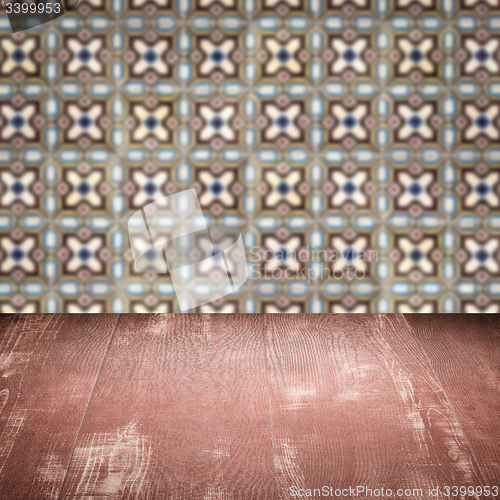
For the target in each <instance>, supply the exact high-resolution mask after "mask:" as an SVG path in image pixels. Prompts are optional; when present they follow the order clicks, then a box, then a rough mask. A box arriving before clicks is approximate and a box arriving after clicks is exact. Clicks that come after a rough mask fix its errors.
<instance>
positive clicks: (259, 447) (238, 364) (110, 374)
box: [62, 314, 274, 499]
mask: <svg viewBox="0 0 500 500" xmlns="http://www.w3.org/2000/svg"><path fill="white" fill-rule="evenodd" d="M261 323H262V319H261V317H259V316H255V315H242V316H239V317H238V319H236V318H235V317H233V316H230V315H211V314H206V315H187V314H186V315H183V314H180V315H158V316H153V315H148V316H141V315H127V316H124V320H123V321H121V322H120V324H119V326H118V329H117V331H116V334H115V337H114V339H113V343H112V345H111V347H110V350H109V355H108V357H107V359H106V362H105V363H104V366H103V370H102V373H101V377H100V380H99V383H98V384H97V387H96V390H95V393H94V396H93V398H92V402H91V404H90V406H89V410H88V412H87V415H86V418H85V422H84V424H83V428H82V432H81V434H80V438H79V440H78V444H77V447H76V451H75V455H74V457H73V460H72V462H71V466H70V469H69V473H68V477H67V481H66V484H65V488H64V491H63V495H62V498H65V499H72V498H96V497H107V498H126V499H137V498H189V499H197V498H207V499H211V498H250V499H251V498H272V497H273V495H274V483H273V459H272V445H271V424H270V418H269V400H268V392H267V384H266V372H265V356H264V345H263V335H262V327H261Z"/></svg>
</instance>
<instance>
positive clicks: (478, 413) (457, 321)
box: [405, 314, 500, 488]
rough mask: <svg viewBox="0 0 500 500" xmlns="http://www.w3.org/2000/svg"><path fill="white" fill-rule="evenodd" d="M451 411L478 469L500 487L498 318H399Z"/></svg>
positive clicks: (434, 315)
mask: <svg viewBox="0 0 500 500" xmlns="http://www.w3.org/2000/svg"><path fill="white" fill-rule="evenodd" d="M405 319H406V321H407V322H408V324H409V325H410V327H411V328H412V330H413V332H414V334H415V336H416V337H417V340H418V341H419V343H420V345H421V347H422V348H423V350H424V351H425V353H426V356H427V357H428V360H429V363H430V365H431V366H432V368H433V370H434V372H435V373H436V376H437V377H438V379H439V381H440V383H441V384H442V387H443V389H444V391H445V392H446V394H447V395H448V398H449V402H450V404H451V406H452V407H453V409H454V412H455V415H456V417H457V419H458V421H459V422H460V425H461V427H462V430H463V432H464V435H465V437H466V438H467V440H468V442H469V445H470V447H471V449H472V452H473V454H474V456H475V458H476V460H477V463H478V465H479V468H480V469H481V472H482V474H483V476H484V478H485V480H486V482H487V483H488V484H490V485H497V486H499V488H500V317H499V316H498V315H493V314H452V315H440V314H422V315H418V316H413V315H405Z"/></svg>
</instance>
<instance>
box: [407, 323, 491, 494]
mask: <svg viewBox="0 0 500 500" xmlns="http://www.w3.org/2000/svg"><path fill="white" fill-rule="evenodd" d="M401 315H402V316H403V320H404V322H405V324H406V326H407V327H408V329H409V330H410V332H411V334H412V335H413V338H414V339H415V340H416V342H417V344H418V346H419V347H420V350H421V351H422V354H423V355H424V357H425V360H426V362H427V364H428V365H429V368H430V370H431V372H432V374H433V375H434V377H435V379H436V381H437V383H438V385H439V387H440V388H441V390H442V391H443V394H444V397H445V399H446V403H447V404H448V407H449V408H450V411H451V414H452V415H453V418H454V419H455V422H456V423H457V425H458V428H459V429H460V432H461V433H462V436H463V438H464V440H465V444H466V445H467V448H468V449H469V453H470V454H471V456H472V459H473V460H474V463H475V464H476V467H477V470H478V471H479V474H480V475H481V479H482V480H483V484H484V485H485V486H488V483H487V481H486V478H485V477H484V474H483V471H482V470H481V467H479V462H478V461H477V459H476V455H475V454H474V452H473V451H472V447H471V445H470V443H469V440H468V439H467V436H466V435H465V432H464V430H463V427H462V424H461V423H460V420H459V419H458V417H457V415H456V413H455V408H454V407H453V405H452V404H451V401H450V399H449V398H448V394H446V391H445V390H444V386H443V384H442V383H441V380H440V378H439V376H438V374H437V373H436V372H435V371H434V368H433V367H432V363H431V360H430V358H429V356H428V355H427V352H426V351H425V349H424V348H423V346H422V344H421V343H420V341H419V339H418V337H417V335H415V332H414V331H413V328H412V327H411V325H410V324H409V323H408V321H407V319H406V314H401Z"/></svg>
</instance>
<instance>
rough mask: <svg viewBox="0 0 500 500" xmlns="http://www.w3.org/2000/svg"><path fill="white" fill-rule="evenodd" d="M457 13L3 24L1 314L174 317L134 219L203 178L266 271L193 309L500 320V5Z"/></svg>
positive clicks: (406, 5) (304, 10) (205, 197)
mask: <svg viewBox="0 0 500 500" xmlns="http://www.w3.org/2000/svg"><path fill="white" fill-rule="evenodd" d="M459 4H460V5H458V4H457V7H455V4H454V3H453V2H445V1H441V0H390V1H388V2H385V1H382V0H320V1H314V0H218V1H214V0H187V1H185V2H173V1H172V0H113V1H112V2H111V1H110V0H84V1H81V2H80V4H79V5H78V7H77V8H76V9H75V10H74V11H71V12H70V13H68V14H67V15H65V16H63V17H60V18H58V19H56V20H54V21H52V22H51V23H48V24H44V25H41V26H39V27H36V28H33V29H31V30H29V31H25V32H19V33H15V34H12V33H11V31H10V28H9V24H8V21H7V17H6V15H2V16H0V312H6V311H29V312H36V311H38V312H64V311H68V312H82V311H89V312H106V311H109V312H147V311H159V312H176V311H177V310H178V304H177V301H176V299H175V294H174V290H173V286H172V282H171V279H170V276H169V275H168V274H167V275H155V274H152V273H149V274H141V273H139V272H137V271H136V270H135V268H134V265H133V259H132V253H131V250H130V246H129V241H128V234H127V220H128V218H129V217H130V216H131V215H132V214H133V213H134V212H135V211H136V210H137V209H138V208H139V207H142V206H144V205H145V204H147V203H150V202H151V201H154V200H156V199H158V198H161V197H163V196H166V195H168V194H172V193H175V192H177V191H183V190H186V189H189V188H193V187H194V188H195V189H196V190H197V191H198V195H199V199H200V203H201V206H202V209H203V211H204V213H205V215H206V217H207V221H208V222H209V223H210V224H212V225H225V226H229V227H233V228H238V229H239V230H240V232H241V234H242V235H243V239H244V244H245V247H246V249H247V258H248V260H249V262H250V263H252V272H251V274H250V278H251V279H249V281H248V282H247V284H246V285H245V286H244V287H243V288H242V289H241V290H240V291H239V293H238V294H236V295H230V296H226V297H225V298H223V299H220V300H219V301H216V302H214V303H211V304H207V305H205V306H202V307H201V308H199V310H200V311H203V312H313V313H314V312H318V313H320V312H409V311H415V312H460V311H464V312H480V311H485V312H500V265H499V261H500V198H499V197H500V148H499V146H498V144H499V142H500V57H499V51H500V0H487V1H486V0H461V2H459ZM458 7H459V8H458ZM333 254H335V255H333ZM360 255H370V256H373V255H375V256H376V258H371V259H369V260H361V259H359V258H358V257H359V256H360ZM346 268H349V271H348V272H344V271H345V269H346ZM324 273H326V274H327V276H329V278H328V277H327V278H324V276H325V274H324ZM328 273H329V274H328ZM356 273H358V274H356ZM314 276H320V278H319V279H313V278H314Z"/></svg>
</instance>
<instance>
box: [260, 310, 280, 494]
mask: <svg viewBox="0 0 500 500" xmlns="http://www.w3.org/2000/svg"><path fill="white" fill-rule="evenodd" d="M265 318H266V316H264V318H263V319H264V322H265V323H267V321H266V320H265ZM262 335H263V337H264V366H265V368H266V382H267V401H268V404H269V422H270V424H271V449H272V453H273V477H274V497H275V498H276V496H277V494H278V488H277V486H276V464H275V460H274V433H273V415H272V411H271V391H270V387H269V370H268V368H267V341H266V334H265V330H264V329H263V330H262Z"/></svg>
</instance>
